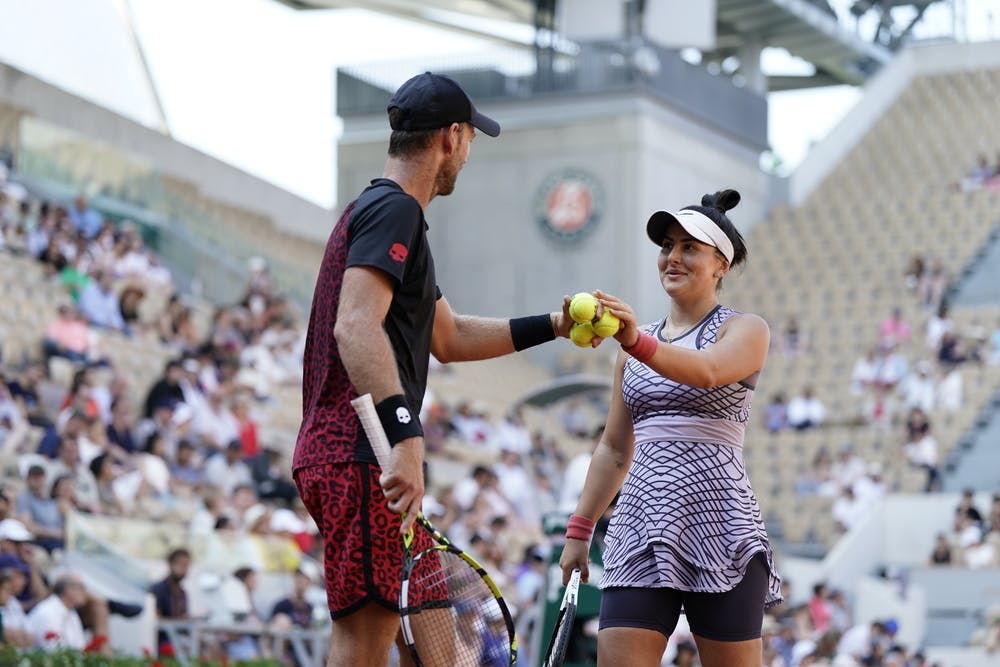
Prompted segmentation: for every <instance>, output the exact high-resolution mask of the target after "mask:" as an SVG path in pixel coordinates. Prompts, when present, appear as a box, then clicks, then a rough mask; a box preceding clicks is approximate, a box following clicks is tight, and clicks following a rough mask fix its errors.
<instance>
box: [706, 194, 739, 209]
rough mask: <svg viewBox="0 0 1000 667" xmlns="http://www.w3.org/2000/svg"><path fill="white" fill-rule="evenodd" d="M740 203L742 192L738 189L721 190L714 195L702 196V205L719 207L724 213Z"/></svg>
mask: <svg viewBox="0 0 1000 667" xmlns="http://www.w3.org/2000/svg"><path fill="white" fill-rule="evenodd" d="M739 203H740V193H739V192H737V191H736V190H720V191H719V192H716V193H715V194H712V195H705V196H704V197H702V198H701V205H702V206H708V207H710V208H714V209H717V210H719V211H721V212H722V213H725V212H726V211H729V210H731V209H734V208H736V205H737V204H739Z"/></svg>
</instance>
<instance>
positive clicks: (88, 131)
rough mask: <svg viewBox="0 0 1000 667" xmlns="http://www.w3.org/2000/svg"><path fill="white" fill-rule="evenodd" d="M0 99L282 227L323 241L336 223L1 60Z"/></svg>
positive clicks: (276, 190)
mask: <svg viewBox="0 0 1000 667" xmlns="http://www.w3.org/2000/svg"><path fill="white" fill-rule="evenodd" d="M0 103H4V104H6V105H9V106H12V107H16V108H18V109H19V110H20V111H22V112H23V113H26V114H28V115H30V116H35V117H37V118H40V119H42V120H45V121H48V122H50V123H53V124H55V125H58V126H61V127H64V128H67V129H70V130H73V131H75V132H79V133H81V134H83V135H84V136H87V137H89V138H91V139H94V140H96V141H101V142H104V143H107V144H109V145H111V146H114V147H115V148H118V149H120V150H123V151H128V152H130V153H134V154H136V155H139V156H141V157H143V158H146V159H147V160H149V161H150V162H152V163H153V164H154V165H155V166H156V168H157V169H159V170H160V171H161V172H163V173H164V174H167V175H169V176H172V177H174V178H177V179H181V180H184V181H189V182H191V183H195V184H197V186H198V187H199V188H200V189H201V192H202V194H203V195H204V196H206V197H209V198H211V199H215V200H218V201H220V202H223V203H226V204H231V205H233V206H239V207H242V208H245V209H249V210H251V211H254V212H257V213H260V214H262V215H266V216H268V217H270V218H271V220H272V222H273V223H274V225H275V226H276V227H277V228H278V229H281V230H284V231H287V232H290V233H293V234H297V235H299V236H302V237H305V238H308V239H314V240H322V241H325V240H326V237H327V235H328V234H329V232H330V229H331V227H332V213H331V212H330V211H328V210H327V209H324V208H322V207H321V206H317V205H315V204H313V203H311V202H309V201H307V200H305V199H302V198H300V197H297V196H295V195H293V194H291V193H289V192H287V191H285V190H282V189H281V188H279V187H277V186H275V185H272V184H270V183H268V182H267V181H264V180H262V179H259V178H257V177H255V176H251V175H250V174H248V173H246V172H243V171H240V170H239V169H237V168H236V167H233V166H231V165H229V164H226V163H225V162H222V161H221V160H217V159H215V158H213V157H211V156H209V155H206V154H205V153H202V152H200V151H198V150H195V149H194V148H191V147H190V146H187V145H184V144H182V143H180V142H178V141H176V140H174V139H172V138H170V137H169V136H166V135H164V134H161V133H159V132H157V131H156V130H152V129H150V128H148V127H145V126H143V125H140V124H138V123H135V122H133V121H131V120H129V119H127V118H125V117H123V116H119V115H118V114H116V113H113V112H111V111H108V110H107V109H104V108H102V107H100V106H98V105H96V104H92V103H90V102H88V101H86V100H84V99H82V98H80V97H77V96H75V95H72V94H69V93H67V92H65V91H62V90H60V89H59V88H56V87H55V86H52V85H50V84H47V83H45V82H44V81H41V80H39V79H37V78H35V77H33V76H31V75H30V74H27V73H25V72H22V71H21V70H19V69H16V68H14V67H11V66H9V65H6V64H3V63H0ZM279 130H280V128H275V129H274V131H279ZM248 140H252V138H251V139H248Z"/></svg>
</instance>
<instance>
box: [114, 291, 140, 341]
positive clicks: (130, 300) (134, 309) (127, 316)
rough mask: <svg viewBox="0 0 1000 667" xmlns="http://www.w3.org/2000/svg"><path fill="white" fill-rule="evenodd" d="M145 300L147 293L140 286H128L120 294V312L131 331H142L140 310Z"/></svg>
mask: <svg viewBox="0 0 1000 667" xmlns="http://www.w3.org/2000/svg"><path fill="white" fill-rule="evenodd" d="M145 298H146V291H145V290H144V289H143V288H142V287H141V286H139V285H126V286H125V287H124V288H122V291H121V293H119V294H118V312H119V313H121V317H122V321H123V322H124V323H125V327H126V328H127V329H128V330H129V331H139V330H141V329H142V321H141V320H140V312H139V310H140V308H141V307H142V300H143V299H145Z"/></svg>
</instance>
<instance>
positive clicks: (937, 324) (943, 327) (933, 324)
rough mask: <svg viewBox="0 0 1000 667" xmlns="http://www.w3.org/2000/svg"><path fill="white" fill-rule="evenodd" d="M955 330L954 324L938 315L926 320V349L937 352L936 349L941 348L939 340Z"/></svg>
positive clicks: (945, 317)
mask: <svg viewBox="0 0 1000 667" xmlns="http://www.w3.org/2000/svg"><path fill="white" fill-rule="evenodd" d="M954 329H955V323H954V322H952V321H951V319H950V318H949V317H948V316H947V315H945V316H944V317H941V316H940V315H934V316H933V317H931V318H930V319H929V320H927V336H926V339H925V340H926V343H927V349H928V350H932V351H934V352H937V349H938V348H939V347H940V346H941V338H942V336H944V335H945V334H946V333H948V332H949V331H953V330H954Z"/></svg>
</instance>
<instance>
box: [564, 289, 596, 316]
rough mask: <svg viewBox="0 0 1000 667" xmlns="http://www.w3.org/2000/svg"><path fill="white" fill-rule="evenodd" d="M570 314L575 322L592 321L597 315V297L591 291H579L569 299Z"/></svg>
mask: <svg viewBox="0 0 1000 667" xmlns="http://www.w3.org/2000/svg"><path fill="white" fill-rule="evenodd" d="M569 316H570V317H571V318H573V321H574V322H591V321H593V319H594V318H595V317H597V299H595V298H594V295H593V294H591V293H589V292H578V293H576V294H574V295H573V298H572V299H570V301H569Z"/></svg>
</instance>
